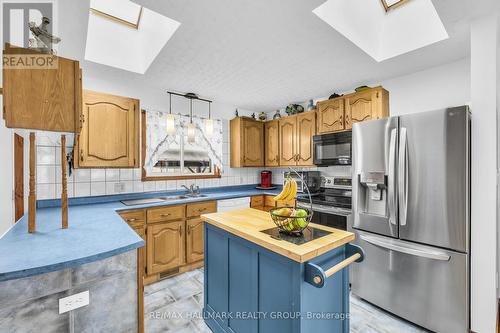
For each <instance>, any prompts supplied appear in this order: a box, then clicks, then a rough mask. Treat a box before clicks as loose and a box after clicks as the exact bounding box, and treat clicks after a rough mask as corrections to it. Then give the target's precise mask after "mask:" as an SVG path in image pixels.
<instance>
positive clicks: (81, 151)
mask: <svg viewBox="0 0 500 333" xmlns="http://www.w3.org/2000/svg"><path fill="white" fill-rule="evenodd" d="M80 161H82V162H83V149H80Z"/></svg>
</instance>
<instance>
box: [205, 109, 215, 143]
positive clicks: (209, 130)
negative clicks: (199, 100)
mask: <svg viewBox="0 0 500 333" xmlns="http://www.w3.org/2000/svg"><path fill="white" fill-rule="evenodd" d="M211 105H212V102H209V103H208V119H205V134H206V135H207V138H209V139H211V138H212V137H213V136H214V121H213V119H212V116H211V114H210V113H211V112H210V111H211V109H210V108H211Z"/></svg>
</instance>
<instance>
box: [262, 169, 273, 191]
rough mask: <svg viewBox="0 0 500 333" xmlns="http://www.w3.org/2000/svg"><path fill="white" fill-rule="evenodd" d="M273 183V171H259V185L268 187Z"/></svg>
mask: <svg viewBox="0 0 500 333" xmlns="http://www.w3.org/2000/svg"><path fill="white" fill-rule="evenodd" d="M272 185H273V173H272V172H271V171H269V170H264V171H261V173H260V187H262V188H268V187H271V186H272Z"/></svg>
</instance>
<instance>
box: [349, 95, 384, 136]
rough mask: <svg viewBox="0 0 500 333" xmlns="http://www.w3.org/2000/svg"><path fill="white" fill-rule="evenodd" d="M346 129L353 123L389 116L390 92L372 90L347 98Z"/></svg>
mask: <svg viewBox="0 0 500 333" xmlns="http://www.w3.org/2000/svg"><path fill="white" fill-rule="evenodd" d="M345 107H346V110H345V128H346V129H350V128H352V124H353V123H357V122H361V121H367V120H372V119H381V118H385V117H388V116H389V92H388V91H387V90H385V89H384V88H382V87H376V88H372V89H369V90H366V91H362V92H359V93H355V94H351V95H347V96H346V97H345Z"/></svg>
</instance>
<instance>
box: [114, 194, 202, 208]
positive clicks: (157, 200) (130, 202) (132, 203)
mask: <svg viewBox="0 0 500 333" xmlns="http://www.w3.org/2000/svg"><path fill="white" fill-rule="evenodd" d="M206 196H207V195H206V194H199V193H193V194H191V193H189V194H184V195H170V196H166V197H157V198H148V199H136V200H123V201H121V203H122V204H124V205H125V206H137V205H146V204H153V203H160V202H168V201H175V200H184V199H194V198H205V197H206Z"/></svg>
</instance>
